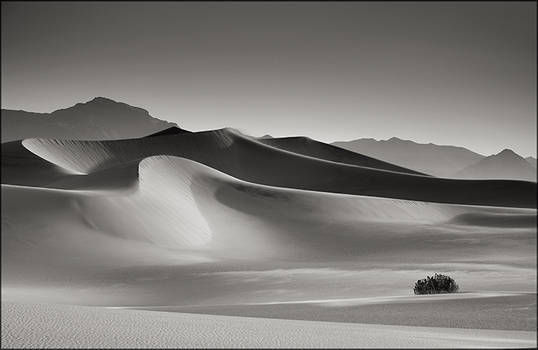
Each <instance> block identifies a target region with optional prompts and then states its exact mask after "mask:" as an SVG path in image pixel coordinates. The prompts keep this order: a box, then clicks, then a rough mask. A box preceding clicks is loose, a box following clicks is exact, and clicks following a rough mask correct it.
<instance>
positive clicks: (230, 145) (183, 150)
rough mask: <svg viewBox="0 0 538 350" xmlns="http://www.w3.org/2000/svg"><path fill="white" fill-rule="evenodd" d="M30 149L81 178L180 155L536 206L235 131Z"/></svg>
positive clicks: (301, 177) (514, 192)
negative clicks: (327, 157) (288, 147)
mask: <svg viewBox="0 0 538 350" xmlns="http://www.w3.org/2000/svg"><path fill="white" fill-rule="evenodd" d="M23 145H24V146H25V147H26V148H27V149H28V150H30V151H31V152H33V153H34V154H36V155H38V156H40V157H42V158H43V159H45V160H47V161H49V162H51V163H53V164H56V165H58V166H60V167H62V168H65V169H67V170H69V171H71V172H75V173H79V174H89V173H93V172H96V171H101V170H104V169H109V168H113V167H115V166H117V165H119V164H122V163H126V162H131V161H135V160H141V159H143V158H145V157H149V156H154V155H173V156H180V157H184V158H188V159H192V160H194V161H197V162H199V163H202V164H205V165H207V166H209V167H212V168H214V169H218V170H219V171H222V172H224V173H226V174H229V175H232V176H234V177H237V178H240V179H242V180H245V181H249V182H255V183H259V184H264V185H271V186H279V187H287V188H296V189H305V190H313V191H322V192H332V193H347V194H360V195H368V196H378V197H388V198H400V199H411V200H421V201H430V202H440V203H460V204H473V205H490V206H513V207H529V208H535V207H536V194H535V193H536V183H532V182H525V181H510V180H487V181H486V180H480V181H469V180H455V179H444V178H433V177H429V176H420V175H410V174H403V173H397V172H391V171H386V170H379V169H373V168H368V167H361V166H356V165H349V164H342V163H336V162H332V161H327V160H323V159H318V158H313V157H307V156H303V155H300V154H297V153H292V152H288V151H284V150H281V149H278V148H275V147H272V146H268V145H265V144H263V143H261V142H259V141H258V140H255V139H253V138H251V137H248V136H245V135H242V134H240V133H239V132H236V131H234V130H230V129H221V130H215V131H207V132H200V133H191V134H180V135H169V136H159V137H151V138H141V139H130V140H115V141H73V140H51V139H27V140H24V141H23ZM6 183H10V182H9V181H7V182H6ZM27 185H32V184H31V183H27Z"/></svg>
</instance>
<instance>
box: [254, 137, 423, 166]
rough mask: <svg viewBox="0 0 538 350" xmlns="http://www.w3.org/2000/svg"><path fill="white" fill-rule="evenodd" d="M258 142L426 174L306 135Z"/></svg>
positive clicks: (336, 158)
mask: <svg viewBox="0 0 538 350" xmlns="http://www.w3.org/2000/svg"><path fill="white" fill-rule="evenodd" d="M258 140H259V141H260V142H262V143H264V144H266V145H270V146H273V147H276V148H279V149H282V150H286V151H289V152H293V153H297V154H302V155H305V156H309V157H314V158H319V159H324V160H329V161H332V162H337V163H344V164H350V165H358V166H362V167H368V168H375V169H382V170H389V171H395V172H400V173H407V174H414V175H427V174H423V173H420V172H418V171H414V170H411V169H407V168H403V167H400V166H397V165H394V164H391V163H387V162H383V161H381V160H378V159H375V158H371V157H368V156H365V155H362V154H359V153H355V152H351V151H348V150H346V149H343V148H340V147H336V146H333V145H329V144H326V143H323V142H319V141H316V140H312V139H311V138H308V137H281V138H260V139H258Z"/></svg>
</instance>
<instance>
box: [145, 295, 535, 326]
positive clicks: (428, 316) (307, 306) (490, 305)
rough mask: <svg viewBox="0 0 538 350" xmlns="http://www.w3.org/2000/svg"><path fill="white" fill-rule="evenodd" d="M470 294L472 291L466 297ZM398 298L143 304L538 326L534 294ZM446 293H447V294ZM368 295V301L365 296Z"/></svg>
mask: <svg viewBox="0 0 538 350" xmlns="http://www.w3.org/2000/svg"><path fill="white" fill-rule="evenodd" d="M467 294H472V295H467ZM455 295H456V296H457V297H453V295H437V296H433V295H423V296H417V297H416V298H414V297H411V296H409V297H407V296H405V297H399V298H391V299H392V300H389V298H385V297H381V298H358V299H340V300H338V301H336V300H327V301H322V300H318V301H303V302H284V303H266V304H263V303H258V304H241V305H212V306H182V307H181V306H179V307H177V306H176V307H170V306H168V307H167V306H162V307H145V308H141V309H143V310H155V311H170V312H191V313H201V314H214V315H229V316H249V317H265V318H283V319H294V320H309V321H330V322H353V323H372V324H391V325H407V326H427V327H453V328H471V329H473V328H474V329H503V330H526V331H534V330H536V294H535V293H505V294H503V293H461V294H459V293H458V294H455ZM445 296H447V297H445ZM364 299H367V300H364Z"/></svg>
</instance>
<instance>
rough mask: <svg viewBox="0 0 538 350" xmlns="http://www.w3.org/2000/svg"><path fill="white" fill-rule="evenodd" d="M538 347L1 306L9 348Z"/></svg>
mask: <svg viewBox="0 0 538 350" xmlns="http://www.w3.org/2000/svg"><path fill="white" fill-rule="evenodd" d="M535 346H536V332H524V331H498V330H495V331H493V330H477V329H450V328H431V327H408V326H385V325H366V324H349V323H332V322H310V321H296V320H277V319H264V318H248V317H231V316H214V315H196V314H182V313H166V312H153V311H137V310H110V309H104V308H99V307H81V306H67V305H52V304H46V305H45V304H41V305H40V304H18V303H8V302H6V303H2V347H3V348H10V347H15V348H35V347H40V348H43V347H45V348H55V347H62V348H85V347H86V348H87V347H99V348H127V347H137V348H147V347H161V348H164V347H167V348H179V347H187V348H208V347H209V348H215V347H234V348H244V347H247V348H249V347H271V348H289V347H298V348H301V347H319V348H327V347H331V348H342V347H352V348H356V347H368V348H374V347H381V348H384V347H413V348H418V347H420V348H431V347H444V348H447V347H450V348H456V347H462V348H468V347H501V348H508V347H512V348H524V347H527V348H528V347H535Z"/></svg>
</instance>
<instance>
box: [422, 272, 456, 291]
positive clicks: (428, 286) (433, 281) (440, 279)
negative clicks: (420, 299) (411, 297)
mask: <svg viewBox="0 0 538 350" xmlns="http://www.w3.org/2000/svg"><path fill="white" fill-rule="evenodd" d="M458 289H459V286H458V285H457V284H456V281H454V280H453V279H452V278H451V277H449V276H445V275H441V274H437V273H436V274H435V276H433V277H430V276H427V277H426V278H425V279H422V280H418V281H417V282H416V283H415V288H413V290H414V291H415V294H439V293H455V292H457V291H458Z"/></svg>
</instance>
